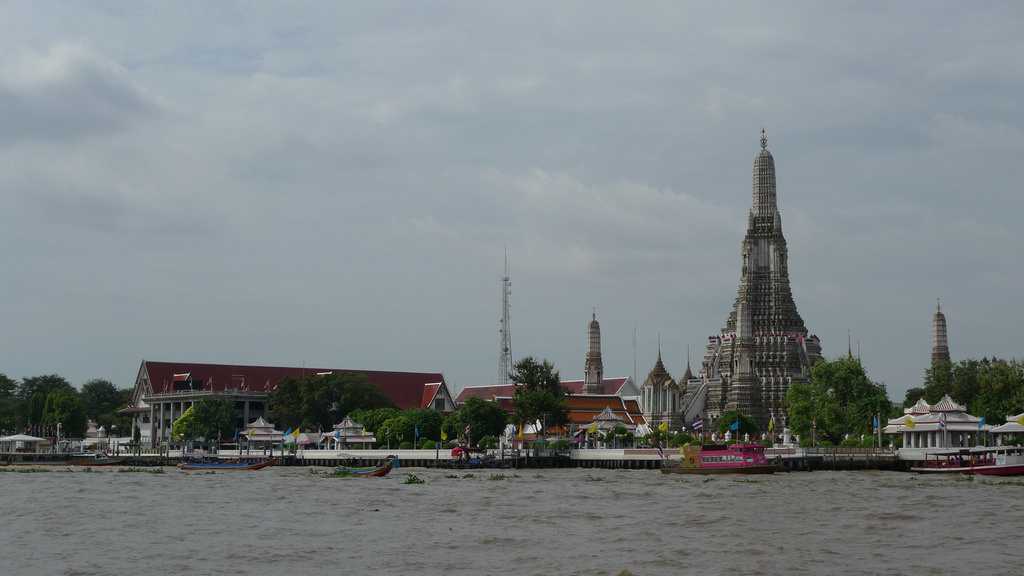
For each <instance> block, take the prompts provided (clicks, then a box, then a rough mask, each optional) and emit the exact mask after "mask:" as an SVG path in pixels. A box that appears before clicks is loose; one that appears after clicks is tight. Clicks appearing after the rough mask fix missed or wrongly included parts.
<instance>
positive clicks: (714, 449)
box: [661, 444, 781, 474]
mask: <svg viewBox="0 0 1024 576" xmlns="http://www.w3.org/2000/svg"><path fill="white" fill-rule="evenodd" d="M680 453H681V454H682V455H683V460H682V462H680V463H679V464H675V465H669V466H664V467H662V469H661V471H662V472H663V473H665V474H773V473H775V472H777V471H779V470H781V467H780V466H778V465H777V464H773V463H771V462H769V461H768V458H767V457H766V456H765V454H764V446H761V445H760V444H732V445H729V446H725V445H720V444H706V445H704V446H690V445H686V446H683V447H682V448H681V449H680Z"/></svg>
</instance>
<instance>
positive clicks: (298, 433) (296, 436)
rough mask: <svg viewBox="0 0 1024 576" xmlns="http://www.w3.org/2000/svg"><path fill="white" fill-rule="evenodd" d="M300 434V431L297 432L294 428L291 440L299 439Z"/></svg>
mask: <svg viewBox="0 0 1024 576" xmlns="http://www.w3.org/2000/svg"><path fill="white" fill-rule="evenodd" d="M301 434H302V430H299V429H298V428H296V429H295V430H292V438H295V439H296V440H298V439H299V435H301Z"/></svg>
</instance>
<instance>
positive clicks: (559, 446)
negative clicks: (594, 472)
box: [551, 438, 569, 450]
mask: <svg viewBox="0 0 1024 576" xmlns="http://www.w3.org/2000/svg"><path fill="white" fill-rule="evenodd" d="M551 449H552V450H568V449H569V441H568V440H566V439H564V438H562V439H559V440H555V441H554V442H552V443H551Z"/></svg>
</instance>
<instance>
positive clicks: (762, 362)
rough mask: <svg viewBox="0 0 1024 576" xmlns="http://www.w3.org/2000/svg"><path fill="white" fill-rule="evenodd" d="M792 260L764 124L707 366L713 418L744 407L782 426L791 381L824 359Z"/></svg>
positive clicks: (803, 376)
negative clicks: (730, 287)
mask: <svg viewBox="0 0 1024 576" xmlns="http://www.w3.org/2000/svg"><path fill="white" fill-rule="evenodd" d="M787 260H788V252H787V250H786V239H785V237H783V235H782V216H781V215H780V214H779V209H778V206H777V204H776V188H775V159H774V158H772V153H771V152H769V151H768V138H767V136H766V135H765V132H764V130H762V131H761V150H760V152H758V154H757V156H756V157H755V158H754V175H753V205H752V206H751V208H750V213H749V214H748V217H747V234H746V236H745V237H744V238H743V244H742V245H741V264H742V268H741V272H740V285H739V289H738V290H737V294H736V302H735V303H734V304H733V307H732V312H730V313H729V318H728V320H726V323H725V327H724V328H723V329H722V332H721V334H719V335H717V336H712V337H710V338H708V346H707V350H706V352H705V355H704V361H703V366H702V368H703V369H702V372H703V374H702V377H703V379H704V381H705V382H706V384H707V399H706V402H705V416H706V417H707V418H708V419H710V420H711V421H712V422H714V421H716V420H717V419H718V418H719V417H720V416H721V414H722V412H724V411H727V410H739V411H740V412H742V413H744V414H747V415H750V416H752V417H753V418H754V419H755V420H756V421H757V422H758V423H759V424H760V426H761V428H762V429H765V428H766V427H767V425H768V422H769V421H770V420H772V419H774V420H775V423H776V425H777V426H778V425H782V424H784V423H785V421H784V419H785V398H786V391H787V390H788V389H789V385H790V384H791V383H792V382H795V381H802V380H807V379H808V378H809V377H810V369H811V366H813V365H814V363H815V362H817V361H818V359H820V358H821V343H820V341H819V340H818V337H817V336H814V335H808V333H807V328H806V327H805V326H804V321H803V319H802V318H800V314H799V313H798V312H797V310H796V304H795V303H794V302H793V293H792V291H791V290H790V287H789V266H788V263H787Z"/></svg>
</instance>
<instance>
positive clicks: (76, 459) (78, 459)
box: [67, 452, 128, 466]
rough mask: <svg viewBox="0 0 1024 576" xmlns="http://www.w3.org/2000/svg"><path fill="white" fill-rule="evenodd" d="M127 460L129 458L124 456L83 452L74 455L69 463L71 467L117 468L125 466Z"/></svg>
mask: <svg viewBox="0 0 1024 576" xmlns="http://www.w3.org/2000/svg"><path fill="white" fill-rule="evenodd" d="M127 460H128V458H126V457H124V456H109V455H107V454H103V453H102V452H97V453H92V452H83V453H80V454H72V455H71V459H70V460H68V462H67V463H68V465H69V466H117V465H119V464H124V463H125V461H127Z"/></svg>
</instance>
